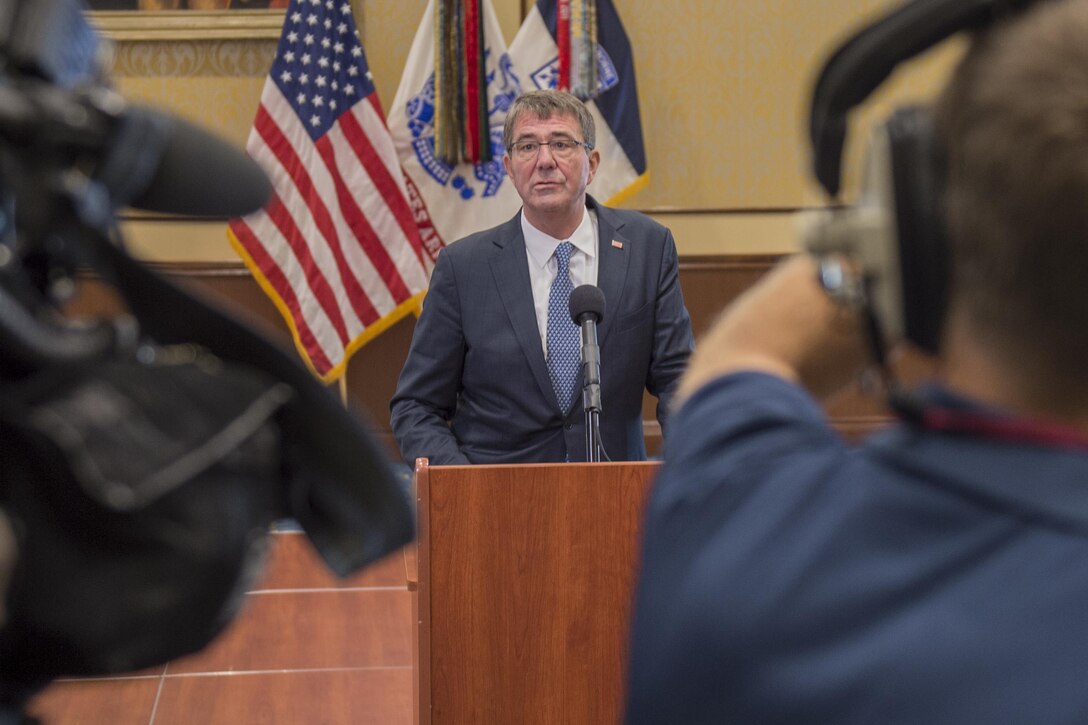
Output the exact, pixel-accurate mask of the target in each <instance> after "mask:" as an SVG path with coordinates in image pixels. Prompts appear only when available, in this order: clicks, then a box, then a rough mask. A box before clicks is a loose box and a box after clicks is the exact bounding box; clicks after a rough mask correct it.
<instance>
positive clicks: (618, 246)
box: [612, 239, 623, 249]
mask: <svg viewBox="0 0 1088 725" xmlns="http://www.w3.org/2000/svg"><path fill="white" fill-rule="evenodd" d="M612 246H613V247H615V248H616V249H623V242H621V241H619V240H618V239H613V240H612Z"/></svg>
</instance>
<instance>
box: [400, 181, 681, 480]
mask: <svg viewBox="0 0 1088 725" xmlns="http://www.w3.org/2000/svg"><path fill="white" fill-rule="evenodd" d="M587 205H588V206H589V207H590V208H591V209H594V210H595V211H596V212H597V221H598V228H599V243H598V247H599V251H598V257H599V260H598V267H597V286H598V287H600V288H601V290H602V291H603V292H604V296H605V314H604V319H603V320H602V321H601V323H600V325H599V326H598V328H597V336H598V341H599V344H600V348H601V401H602V406H601V407H602V411H601V414H600V423H601V440H602V442H603V444H604V449H605V452H606V453H607V455H608V456H609V457H610V458H611V459H612V460H616V461H619V460H642V459H645V458H646V446H645V443H644V441H643V434H642V394H643V390H649V391H650V393H651V394H653V395H656V396H657V397H658V407H657V418H658V420H659V421H660V422H661V424H662V429H664V426H665V417H666V411H667V410H668V406H669V400H670V399H671V397H672V393H673V391H674V390H675V388H676V384H677V382H678V379H679V376H680V373H681V372H682V371H683V369H684V366H685V365H686V363H687V360H688V356H689V355H690V353H691V350H692V347H693V341H692V334H691V320H690V318H689V317H688V312H687V309H686V308H685V307H684V299H683V295H682V294H681V291H680V280H679V271H678V264H677V255H676V245H675V243H674V242H673V238H672V233H671V232H670V231H669V230H668V229H666V228H665V227H663V226H661V225H660V224H658V223H656V222H654V221H653V220H651V219H649V218H648V217H646V216H645V215H643V214H639V213H638V212H632V211H622V210H617V209H609V208H607V207H603V206H601V205H599V204H598V203H597V202H596V201H595V200H593V199H592V198H589V199H588V200H587ZM613 240H615V241H616V242H618V244H613ZM578 390H579V391H580V390H581V379H580V378H579V382H578ZM575 397H576V401H575V404H574V407H573V409H572V410H569V411H563V410H560V409H559V404H558V402H557V401H556V398H555V393H554V392H553V390H552V384H551V380H550V379H549V377H548V367H547V363H546V361H545V357H544V350H543V348H542V346H541V341H540V331H539V329H538V327H537V321H536V312H535V308H534V306H533V294H532V286H531V283H530V280H529V263H528V258H527V255H526V251H525V239H524V236H523V235H522V232H521V214H520V213H519V214H517V215H516V216H515V217H514V218H513V219H511V220H510V221H508V222H506V223H505V224H501V225H499V226H497V227H495V228H493V229H488V230H486V231H483V232H479V233H477V234H473V235H471V236H469V237H466V238H465V239H462V240H461V241H458V242H456V243H454V244H452V245H451V246H449V247H447V248H445V249H443V250H442V253H441V254H440V255H439V256H438V262H437V264H436V266H435V269H434V272H433V273H432V276H431V286H430V289H429V291H428V292H427V297H426V299H425V300H424V303H423V313H422V314H421V315H420V317H419V320H418V322H417V323H416V329H415V334H414V336H413V338H412V345H411V348H410V350H409V352H408V359H407V361H406V362H405V364H404V369H403V370H402V371H401V375H400V380H399V382H398V384H397V391H396V394H395V395H394V396H393V400H392V402H391V403H390V408H391V411H392V428H393V435H394V436H395V437H396V439H397V443H398V445H399V446H400V450H401V453H402V454H403V456H404V459H405V461H407V462H408V463H409V464H412V463H414V461H415V459H416V458H418V457H426V458H429V459H430V461H431V463H432V464H436V465H444V464H457V463H531V462H550V461H563V460H565V459H566V458H567V457H568V455H569V459H570V460H572V461H584V460H585V459H586V451H585V448H586V445H585V413H584V411H583V409H582V396H581V394H580V393H579V394H578V395H576V396H575Z"/></svg>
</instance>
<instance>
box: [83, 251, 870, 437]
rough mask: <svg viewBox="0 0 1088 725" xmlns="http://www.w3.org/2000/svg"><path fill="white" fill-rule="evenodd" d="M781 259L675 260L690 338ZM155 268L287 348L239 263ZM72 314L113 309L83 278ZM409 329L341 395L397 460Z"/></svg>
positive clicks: (650, 416) (843, 413)
mask: <svg viewBox="0 0 1088 725" xmlns="http://www.w3.org/2000/svg"><path fill="white" fill-rule="evenodd" d="M780 258H781V256H780V255H721V256H698V257H692V256H688V257H682V258H681V260H680V282H681V286H682V287H683V291H684V300H685V303H686V304H687V307H688V310H689V311H690V313H691V318H692V325H693V327H694V330H695V333H696V336H698V335H699V334H700V333H702V332H703V331H704V330H706V328H707V327H708V326H709V325H710V324H711V323H712V322H713V321H714V319H715V318H716V317H717V315H718V313H719V311H720V310H721V309H722V308H723V307H724V306H726V305H727V304H728V303H729V302H731V301H732V300H733V299H735V298H736V297H737V296H738V295H740V294H741V293H742V292H743V291H744V290H745V289H747V288H748V287H750V286H751V285H752V284H753V283H754V282H755V281H756V280H757V279H759V277H760V276H761V275H763V274H764V273H765V272H767V271H768V270H769V269H770V268H771V267H772V266H773V265H774V264H775V262H777V261H778V260H779V259H780ZM155 267H156V269H158V270H159V271H160V272H162V273H164V274H166V275H167V276H168V277H170V278H172V279H174V280H175V281H177V282H179V283H181V284H183V285H186V286H188V287H189V288H191V289H193V290H194V291H196V292H198V293H201V294H204V295H206V296H208V297H210V298H212V299H214V300H217V301H219V302H220V303H221V304H222V305H223V306H224V307H226V308H227V309H229V310H230V311H231V312H233V313H235V314H236V315H238V316H239V317H241V318H242V319H244V320H246V321H247V322H249V323H250V324H252V325H254V326H256V327H257V328H259V329H261V330H263V331H265V332H266V333H267V334H268V335H269V336H271V337H273V338H274V339H276V340H278V341H280V342H282V343H283V344H284V345H287V346H291V345H292V341H291V337H290V334H289V332H288V330H287V327H286V325H285V324H284V322H283V320H282V318H281V317H280V314H279V312H278V311H277V310H276V308H275V307H274V306H273V305H272V303H271V302H270V301H269V300H268V298H267V297H266V296H265V294H264V293H263V292H262V291H261V289H260V288H259V287H258V286H257V284H256V282H255V281H254V280H253V278H252V277H251V276H250V275H249V273H248V271H247V270H246V269H245V268H244V267H243V266H242V265H241V264H240V263H229V262H228V263H203V262H202V263H184V262H175V263H159V264H156V265H155ZM71 308H72V311H73V312H74V313H76V314H97V313H101V312H103V311H114V310H116V309H117V303H116V302H115V301H114V300H113V299H112V298H111V295H110V294H108V292H107V291H106V290H105V289H103V287H102V285H100V284H98V283H97V282H95V281H93V280H88V281H87V282H86V283H84V285H83V286H82V293H81V294H80V296H79V297H77V299H76V300H75V301H74V303H73V304H72V307H71ZM414 329H415V321H414V319H412V318H409V319H406V320H403V321H401V322H399V323H398V324H396V325H394V326H393V327H392V328H390V329H389V330H388V331H386V332H385V333H383V334H382V335H379V336H378V337H377V338H376V339H375V340H374V341H372V342H371V343H370V344H368V345H366V346H365V347H364V348H363V349H362V350H360V351H359V352H358V353H356V354H355V356H354V357H353V358H352V360H351V363H350V365H349V367H348V374H347V389H348V397H349V399H350V401H351V403H352V404H353V405H355V406H356V407H357V408H358V409H360V410H361V411H363V412H364V414H365V415H366V416H367V417H368V418H369V419H370V422H371V423H372V425H373V427H374V430H375V432H376V434H377V435H378V436H379V437H380V438H381V440H382V441H383V442H384V443H385V444H386V445H387V446H388V447H389V449H390V451H391V452H393V453H394V454H396V448H395V446H394V445H393V441H392V436H391V434H390V432H389V399H390V398H391V397H392V395H393V391H394V390H395V388H396V383H397V377H398V375H399V374H400V368H401V365H402V364H403V362H404V358H405V355H406V354H407V351H408V346H409V344H410V342H411V339H412V332H413V330H414ZM655 405H656V401H655V400H654V399H653V398H650V397H649V396H647V398H646V400H645V403H644V406H643V410H644V418H645V420H646V435H647V445H648V447H649V449H650V451H651V453H652V454H656V453H659V452H660V445H661V437H660V430H659V429H658V427H657V423H656V420H655V418H654V411H655ZM828 410H829V414H830V415H831V417H832V421H833V423H834V424H835V425H836V426H837V427H838V428H839V429H840V430H841V431H843V432H844V433H846V434H847V435H849V436H851V437H852V436H855V435H858V434H860V433H863V432H865V431H868V430H871V429H872V428H873V427H874V426H877V425H880V424H881V423H883V422H885V421H886V420H887V417H888V414H887V410H886V408H885V406H884V405H883V402H882V401H881V400H880V399H879V398H878V397H873V396H867V395H863V394H862V393H861V392H860V388H858V387H855V388H853V389H851V390H848V391H846V392H845V393H844V394H841V395H840V396H838V397H837V398H836V399H835V400H834V401H832V402H830V403H829V404H828Z"/></svg>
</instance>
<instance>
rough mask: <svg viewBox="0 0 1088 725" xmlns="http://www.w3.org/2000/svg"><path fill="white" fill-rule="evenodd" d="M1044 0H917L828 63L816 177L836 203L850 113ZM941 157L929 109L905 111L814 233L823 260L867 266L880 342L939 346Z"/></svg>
mask: <svg viewBox="0 0 1088 725" xmlns="http://www.w3.org/2000/svg"><path fill="white" fill-rule="evenodd" d="M1035 1H1036V0H913V1H912V2H908V3H906V4H905V5H902V6H900V7H899V8H898V9H896V10H894V11H893V12H892V13H890V14H888V15H887V16H885V17H883V18H881V19H880V20H877V21H876V22H875V23H873V24H871V25H869V26H868V27H865V28H863V29H862V30H860V31H859V32H857V33H855V34H854V35H853V36H852V37H850V38H849V39H848V40H847V41H846V42H845V43H843V44H842V45H841V46H840V47H839V48H838V49H837V50H836V51H835V52H834V53H833V54H832V56H831V57H830V58H829V59H828V61H827V62H826V63H825V64H824V67H823V69H822V70H821V72H820V76H819V79H818V81H817V83H816V86H815V89H814V90H813V96H812V105H811V109H810V115H809V136H810V140H811V142H812V149H813V171H814V174H815V176H816V179H817V181H819V183H820V185H821V186H822V187H823V188H824V190H825V191H826V192H827V193H828V195H829V196H830V197H831V198H835V197H837V195H838V193H839V186H840V183H841V164H842V151H843V144H844V141H845V138H846V131H847V115H848V113H849V112H850V111H851V110H852V109H853V108H854V107H855V106H857V105H858V104H860V103H861V102H862V101H864V100H865V99H866V98H867V97H868V96H869V95H870V94H871V93H872V92H873V90H874V89H876V87H877V86H879V85H880V84H881V83H883V82H884V80H886V79H887V77H888V76H889V75H890V74H891V72H892V71H893V70H894V69H895V67H896V66H897V65H898V64H899V63H901V62H903V61H905V60H907V59H909V58H912V57H914V56H915V55H918V54H919V53H921V52H922V51H924V50H927V49H928V48H930V47H931V46H933V45H935V44H937V43H938V42H940V41H942V40H944V39H946V38H948V37H949V36H952V35H954V34H956V33H958V32H960V31H963V30H978V29H981V28H985V27H987V26H989V25H991V24H992V23H994V22H995V21H998V20H1001V19H1003V18H1005V17H1008V16H1010V15H1011V14H1013V13H1016V12H1019V11H1021V10H1023V9H1024V8H1026V7H1028V6H1029V5H1031V4H1033V3H1034V2H1035ZM944 179H945V174H944V160H943V151H942V149H941V148H940V144H939V143H938V142H937V139H936V137H935V131H934V126H933V118H932V116H931V113H930V111H929V110H928V109H925V108H922V107H917V106H914V107H905V108H900V109H897V110H896V111H895V112H893V114H892V115H891V117H890V118H889V119H888V120H887V121H886V122H885V123H884V124H883V125H881V126H879V127H878V128H876V129H875V131H874V132H873V138H872V140H871V142H870V145H869V147H868V150H867V154H866V165H865V170H864V175H863V178H862V188H861V193H860V196H859V199H858V202H857V203H856V204H854V205H852V206H843V207H838V208H836V209H833V210H830V211H828V212H826V213H822V214H821V215H820V216H819V218H818V220H817V221H816V222H815V223H814V224H811V225H810V226H809V229H808V230H807V232H806V240H805V246H806V248H807V249H808V250H809V251H810V252H812V253H814V254H816V255H817V256H826V255H829V254H836V253H843V254H847V255H849V256H852V257H854V258H855V259H857V260H858V261H859V262H860V263H861V267H862V277H863V281H864V282H865V290H864V297H863V299H864V300H865V301H866V303H867V306H868V312H869V314H870V316H871V318H872V326H873V327H874V328H875V333H874V346H875V347H876V348H878V355H882V345H883V343H884V341H896V340H899V339H902V338H906V339H907V340H910V341H911V342H912V343H914V344H915V345H917V346H919V347H920V348H922V349H923V350H926V351H928V352H935V351H936V350H937V346H938V344H939V342H940V335H941V327H942V324H943V321H944V314H945V307H946V302H947V298H948V267H949V252H948V248H947V242H946V230H945V225H944V215H943V211H942V197H943V189H944Z"/></svg>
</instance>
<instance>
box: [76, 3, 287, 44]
mask: <svg viewBox="0 0 1088 725" xmlns="http://www.w3.org/2000/svg"><path fill="white" fill-rule="evenodd" d="M87 5H88V7H89V8H90V13H89V14H88V16H89V18H90V20H91V22H93V23H94V24H95V25H97V26H98V27H99V28H100V29H101V30H102V32H103V33H105V34H106V35H107V36H108V37H109V38H111V39H113V40H115V41H119V42H138V41H163V40H165V41H173V40H236V39H256V40H261V39H267V40H275V39H278V38H279V36H280V30H281V29H282V28H283V11H284V8H286V7H287V0H88V2H87Z"/></svg>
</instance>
